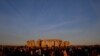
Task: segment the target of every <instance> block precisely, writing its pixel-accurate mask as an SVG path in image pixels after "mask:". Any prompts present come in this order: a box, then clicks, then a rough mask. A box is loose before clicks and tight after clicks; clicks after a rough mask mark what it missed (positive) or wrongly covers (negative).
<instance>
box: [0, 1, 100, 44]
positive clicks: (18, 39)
mask: <svg viewBox="0 0 100 56" xmlns="http://www.w3.org/2000/svg"><path fill="white" fill-rule="evenodd" d="M99 21H100V0H0V44H13V45H14V44H18V45H22V44H25V42H26V41H27V40H31V39H35V40H37V39H39V38H41V39H44V38H46V39H50V38H60V39H62V40H68V41H70V42H71V44H89V45H90V44H100V22H99Z"/></svg>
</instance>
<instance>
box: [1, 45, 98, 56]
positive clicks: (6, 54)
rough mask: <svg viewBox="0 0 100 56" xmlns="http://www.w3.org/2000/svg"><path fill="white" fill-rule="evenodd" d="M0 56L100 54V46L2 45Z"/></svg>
mask: <svg viewBox="0 0 100 56" xmlns="http://www.w3.org/2000/svg"><path fill="white" fill-rule="evenodd" d="M0 56H100V46H92V47H91V46H84V47H83V46H77V47H76V46H68V47H51V48H48V47H45V48H41V47H40V48H37V47H34V48H29V47H26V46H19V47H18V46H17V47H15V46H12V47H11V46H10V47H8V46H6V47H4V46H1V47H0Z"/></svg>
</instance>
